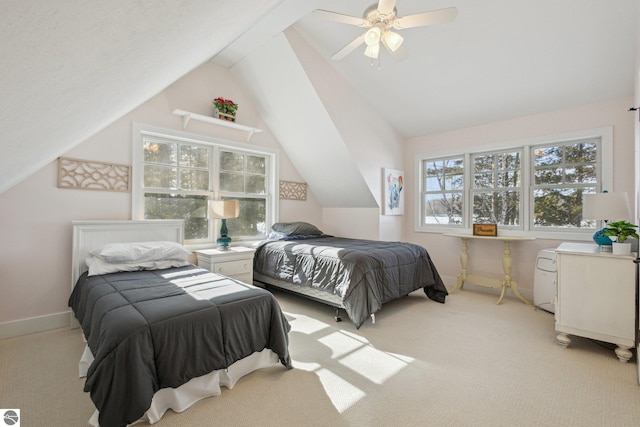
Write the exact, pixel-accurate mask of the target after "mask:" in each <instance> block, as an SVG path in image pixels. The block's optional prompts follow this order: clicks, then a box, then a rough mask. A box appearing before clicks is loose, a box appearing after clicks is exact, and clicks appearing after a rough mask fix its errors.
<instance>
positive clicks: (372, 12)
mask: <svg viewBox="0 0 640 427" xmlns="http://www.w3.org/2000/svg"><path fill="white" fill-rule="evenodd" d="M396 1H397V0H379V1H378V4H373V5H371V6H369V7H368V8H367V9H366V10H365V11H364V15H363V17H362V18H358V17H355V16H349V15H343V14H341V13H337V12H331V11H328V10H322V9H317V10H314V11H313V13H314V15H316V16H320V17H322V18H326V19H330V20H332V21H335V22H340V23H343V24H350V25H356V26H358V27H362V28H365V29H366V31H365V32H364V33H362V34H361V35H360V36H358V37H357V38H356V39H355V40H353V41H352V42H351V43H349V44H348V45H346V46H345V47H343V48H342V49H340V50H339V51H338V52H336V53H335V54H334V55H333V56H332V57H331V59H335V60H339V59H342V58H344V57H345V56H347V55H348V54H350V53H351V52H353V51H354V50H355V49H356V48H357V47H358V46H360V45H361V44H362V43H365V44H366V45H367V47H366V48H365V51H364V54H365V55H366V56H368V57H369V58H371V59H375V58H378V55H379V54H380V43H382V44H383V45H384V47H385V48H386V49H387V50H388V51H389V53H390V54H391V55H392V56H393V55H394V53H395V52H396V51H397V50H398V48H399V47H400V45H401V44H402V42H403V41H404V38H403V37H402V36H401V35H400V34H398V33H396V32H394V31H392V30H403V29H406V28H413V27H421V26H426V25H436V24H446V23H447V22H451V21H453V20H454V19H455V18H456V16H457V15H458V10H457V9H456V8H455V7H448V8H445V9H438V10H433V11H430V12H422V13H417V14H415V15H408V16H402V17H399V16H397V15H396V13H397V12H396Z"/></svg>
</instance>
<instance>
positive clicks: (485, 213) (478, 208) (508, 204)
mask: <svg viewBox="0 0 640 427" xmlns="http://www.w3.org/2000/svg"><path fill="white" fill-rule="evenodd" d="M519 215H520V193H519V192H518V191H492V192H482V193H474V195H473V222H478V223H491V224H498V225H519V223H520V217H519Z"/></svg>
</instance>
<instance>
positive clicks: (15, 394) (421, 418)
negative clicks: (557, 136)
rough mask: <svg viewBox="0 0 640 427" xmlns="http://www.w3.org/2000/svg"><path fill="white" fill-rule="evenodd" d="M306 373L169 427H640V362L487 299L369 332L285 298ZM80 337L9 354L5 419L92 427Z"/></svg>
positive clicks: (294, 348)
mask: <svg viewBox="0 0 640 427" xmlns="http://www.w3.org/2000/svg"><path fill="white" fill-rule="evenodd" d="M276 296H277V297H278V300H279V301H280V304H281V306H282V308H283V310H284V311H285V313H286V315H287V318H288V319H289V321H290V323H291V326H292V330H291V333H290V351H291V354H292V358H293V364H294V369H292V370H286V369H284V368H282V367H280V366H278V367H274V368H268V369H263V370H261V371H257V372H254V373H251V374H249V375H247V376H245V377H244V378H242V379H241V380H240V381H239V382H238V383H237V384H236V386H235V387H234V388H233V389H232V390H228V389H223V393H222V394H221V395H220V396H216V397H212V398H207V399H204V400H202V401H200V402H198V403H196V404H195V405H194V406H192V407H191V408H190V409H188V410H186V411H185V412H183V413H181V414H176V413H173V412H171V411H170V412H168V413H167V414H165V416H164V418H163V419H162V420H160V422H158V423H157V424H155V425H156V426H158V427H164V426H176V427H180V426H209V425H217V426H257V425H260V426H581V427H583V426H613V425H615V426H637V425H640V386H638V383H637V374H636V357H635V355H634V357H633V359H632V360H631V362H629V363H621V362H619V361H618V359H617V358H616V356H615V354H614V352H613V348H614V346H612V345H609V344H605V343H598V342H594V341H591V340H588V339H584V338H579V337H573V341H572V344H571V346H570V347H568V348H563V347H561V346H560V345H558V344H556V341H555V336H556V333H555V331H554V319H553V315H552V314H550V313H547V312H545V311H541V310H535V309H534V308H532V307H531V306H527V305H525V304H523V303H521V302H520V301H519V300H516V299H510V298H507V299H506V300H505V301H504V302H503V303H502V304H501V305H496V304H495V301H496V296H494V295H488V294H486V293H482V292H475V291H473V290H463V291H460V292H457V293H455V294H452V295H450V296H449V297H448V298H447V302H446V303H445V304H438V303H436V302H434V301H431V300H429V299H428V298H427V297H426V296H425V295H424V293H422V292H421V291H416V292H414V293H412V294H411V295H409V296H408V297H405V298H402V299H401V300H398V301H395V302H392V303H389V304H387V305H385V307H384V308H383V310H382V311H380V312H379V313H378V314H377V316H376V323H375V324H372V323H371V322H370V321H368V322H367V323H365V324H364V325H363V326H362V328H360V329H359V330H357V329H355V327H354V326H353V324H352V323H351V322H349V321H348V320H346V316H345V321H343V322H340V323H336V322H334V321H333V311H332V309H330V308H328V307H327V306H324V305H322V304H319V303H316V302H312V301H308V300H305V299H303V298H300V297H297V296H294V295H290V294H286V293H282V292H278V291H276ZM83 347H84V343H83V341H82V338H81V334H80V331H79V330H77V329H76V330H69V329H60V330H55V331H49V332H43V333H39V334H33V335H28V336H23V337H16V338H11V339H6V340H2V341H0V407H1V408H19V409H21V416H22V426H23V427H25V426H45V425H46V426H86V425H87V420H88V419H89V417H90V416H91V414H92V412H93V406H92V404H91V401H90V399H89V396H88V394H86V393H84V392H83V391H82V387H83V380H82V379H79V378H78V374H77V363H78V360H79V358H80V355H81V353H82V349H83Z"/></svg>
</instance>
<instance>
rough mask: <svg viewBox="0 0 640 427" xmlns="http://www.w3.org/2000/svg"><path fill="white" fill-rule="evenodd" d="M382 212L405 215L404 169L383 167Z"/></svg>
mask: <svg viewBox="0 0 640 427" xmlns="http://www.w3.org/2000/svg"><path fill="white" fill-rule="evenodd" d="M382 171H383V175H384V181H383V183H382V201H383V205H382V214H383V215H404V191H403V190H404V171H402V170H399V169H389V168H383V170H382Z"/></svg>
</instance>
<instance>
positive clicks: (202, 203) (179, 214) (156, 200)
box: [144, 193, 209, 240]
mask: <svg viewBox="0 0 640 427" xmlns="http://www.w3.org/2000/svg"><path fill="white" fill-rule="evenodd" d="M207 199H208V197H207V196H188V195H177V194H154V193H145V195H144V218H145V219H176V218H178V219H184V220H185V222H184V233H185V240H193V239H207V238H208V237H209V230H208V226H209V224H208V220H207Z"/></svg>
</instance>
